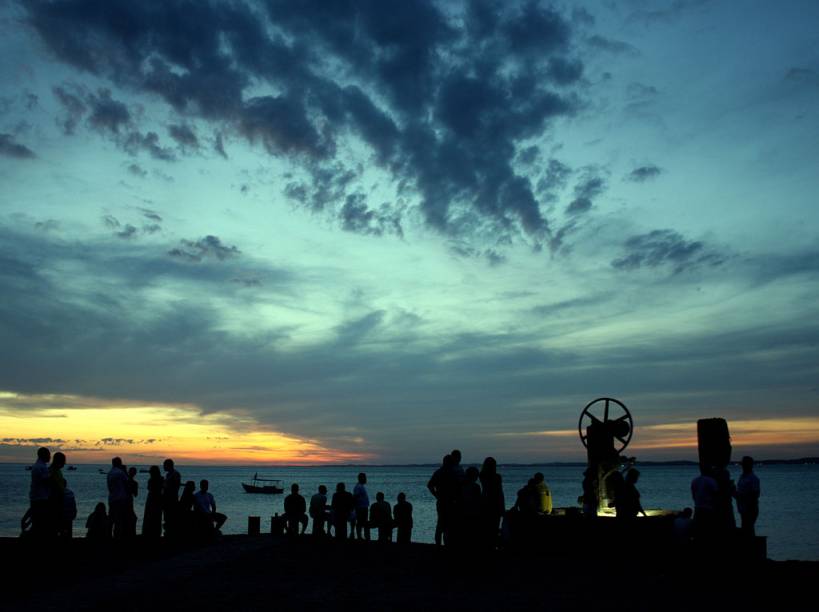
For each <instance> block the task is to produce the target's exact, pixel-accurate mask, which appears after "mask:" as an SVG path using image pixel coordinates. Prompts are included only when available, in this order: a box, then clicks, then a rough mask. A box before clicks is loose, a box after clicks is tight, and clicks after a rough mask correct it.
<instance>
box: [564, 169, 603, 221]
mask: <svg viewBox="0 0 819 612" xmlns="http://www.w3.org/2000/svg"><path fill="white" fill-rule="evenodd" d="M605 189H606V181H605V179H604V178H603V177H601V176H599V175H597V173H596V171H595V170H593V169H589V170H587V171H586V172H585V173H584V175H583V176H582V177H581V179H580V181H579V182H578V183H577V185H575V187H574V196H575V197H574V200H572V201H571V202H570V203H569V205H568V206H567V207H566V214H568V215H573V216H576V215H582V214H585V213H587V212H589V210H591V207H592V203H593V200H594V198H596V197H597V196H599V195H600V194H601V193H603V191H605Z"/></svg>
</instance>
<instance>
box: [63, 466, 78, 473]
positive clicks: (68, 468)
mask: <svg viewBox="0 0 819 612" xmlns="http://www.w3.org/2000/svg"><path fill="white" fill-rule="evenodd" d="M65 469H67V470H68V471H69V472H76V471H77V468H76V466H73V465H69V466H68V467H67V468H65Z"/></svg>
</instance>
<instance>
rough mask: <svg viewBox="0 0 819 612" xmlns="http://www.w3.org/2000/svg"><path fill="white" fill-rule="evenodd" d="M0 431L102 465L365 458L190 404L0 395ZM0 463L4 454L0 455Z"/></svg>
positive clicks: (8, 438)
mask: <svg viewBox="0 0 819 612" xmlns="http://www.w3.org/2000/svg"><path fill="white" fill-rule="evenodd" d="M23 406H25V407H26V410H25V411H23V410H21V408H22V407H23ZM82 406H86V407H82ZM0 432H2V439H0V441H2V442H3V444H4V445H7V446H32V445H47V446H50V447H51V448H54V449H56V448H60V449H62V450H63V451H64V452H65V453H66V454H68V455H69V460H70V462H72V463H102V462H107V461H108V460H109V459H110V456H112V455H120V456H121V457H122V458H123V459H124V460H125V461H128V462H145V461H146V460H162V459H164V458H165V457H166V456H173V457H174V458H175V459H176V460H178V461H182V462H184V463H210V464H220V465H224V464H255V463H260V464H261V463H264V464H270V463H286V464H313V463H339V462H340V463H349V462H357V461H364V460H366V459H367V458H368V457H369V455H368V454H367V453H365V452H361V453H355V452H350V451H342V450H338V449H333V448H329V447H328V446H325V445H323V444H321V443H320V442H319V441H317V440H310V439H304V438H298V437H295V436H291V435H286V434H282V433H279V432H275V431H266V430H263V429H262V428H261V427H260V426H259V425H258V423H255V422H253V421H250V420H246V419H241V418H238V417H235V416H225V415H220V414H208V415H203V414H200V412H199V411H198V410H197V409H196V408H194V407H190V406H160V405H148V406H146V405H138V404H134V403H124V402H121V403H117V402H111V403H107V404H106V403H104V402H101V401H100V400H95V399H84V398H78V397H76V396H55V395H48V396H25V395H20V394H15V393H0ZM0 460H6V461H8V460H12V457H11V456H9V454H8V453H4V454H2V453H0Z"/></svg>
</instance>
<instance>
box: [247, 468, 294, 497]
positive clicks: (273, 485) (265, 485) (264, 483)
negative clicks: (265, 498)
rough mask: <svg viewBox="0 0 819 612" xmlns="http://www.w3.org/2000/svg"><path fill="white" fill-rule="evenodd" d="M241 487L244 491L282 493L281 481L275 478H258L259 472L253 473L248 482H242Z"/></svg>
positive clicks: (269, 493)
mask: <svg viewBox="0 0 819 612" xmlns="http://www.w3.org/2000/svg"><path fill="white" fill-rule="evenodd" d="M242 488H243V489H244V490H245V493H265V494H267V495H273V494H276V493H284V488H283V487H282V481H281V480H277V479H275V478H259V474H258V473H256V474H253V478H252V479H251V480H250V484H246V483H244V482H243V483H242Z"/></svg>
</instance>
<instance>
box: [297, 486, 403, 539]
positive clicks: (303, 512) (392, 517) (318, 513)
mask: <svg viewBox="0 0 819 612" xmlns="http://www.w3.org/2000/svg"><path fill="white" fill-rule="evenodd" d="M357 480H358V482H357V483H356V485H355V486H354V487H353V491H352V493H351V492H350V491H348V490H347V486H346V485H345V484H344V483H343V482H339V483H338V484H337V485H336V491H335V493H333V496H332V498H330V500H328V499H327V487H326V486H324V485H319V487H318V490H317V492H316V493H315V494H314V495H313V496H312V497H311V498H310V506H309V509H308V506H307V502H306V501H305V499H304V497H302V496H301V494H300V493H299V485H298V484H296V483H294V484H293V485H292V486H291V487H290V495H288V496H287V497H285V498H284V520H285V529H286V532H287V533H288V534H290V535H299V534H303V533H305V532H306V531H307V526H308V524H309V520H310V518H312V519H313V528H312V534H313V535H314V536H316V537H325V536H330V535H333V534H335V537H336V538H337V539H339V540H346V539H348V538H349V539H357V540H369V539H370V537H371V532H372V530H375V531H377V532H378V541H379V542H391V541H392V539H393V532H395V534H396V541H397V542H398V543H400V544H406V543H408V542H409V541H410V539H411V536H412V525H413V523H412V504H411V503H409V502H408V501H407V496H406V494H405V493H403V492H401V493H399V494H398V497H397V499H396V502H395V506H391V505H390V503H389V502H388V501H386V499H385V496H384V493H382V492H381V491H379V492H377V493H376V494H375V502H373V503H372V504H370V496H369V493H368V492H367V475H366V474H365V473H364V472H361V473H360V474H359V475H358V479H357ZM308 513H309V518H308Z"/></svg>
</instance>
